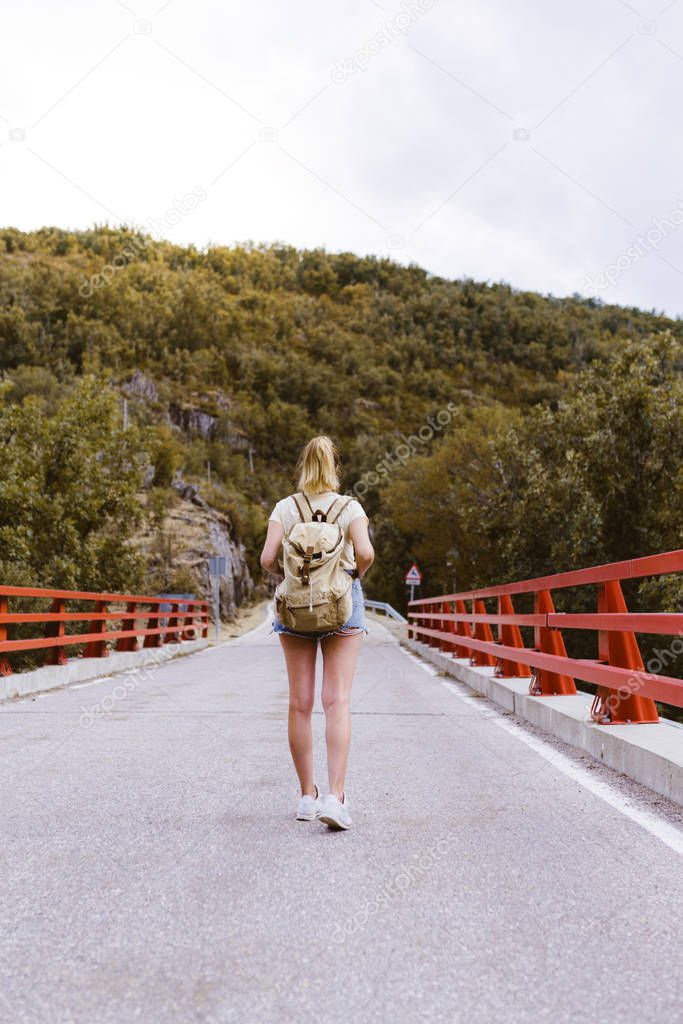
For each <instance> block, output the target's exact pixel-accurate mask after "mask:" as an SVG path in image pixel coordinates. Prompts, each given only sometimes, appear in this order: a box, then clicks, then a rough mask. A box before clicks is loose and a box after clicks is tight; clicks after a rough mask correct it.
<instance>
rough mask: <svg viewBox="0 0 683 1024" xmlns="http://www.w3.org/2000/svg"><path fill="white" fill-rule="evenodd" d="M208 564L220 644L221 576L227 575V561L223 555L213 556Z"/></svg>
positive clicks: (216, 632)
mask: <svg viewBox="0 0 683 1024" xmlns="http://www.w3.org/2000/svg"><path fill="white" fill-rule="evenodd" d="M208 563H209V579H210V581H211V583H212V585H213V622H214V628H215V636H216V643H218V633H219V624H220V606H221V576H224V575H225V569H226V560H225V557H224V556H223V555H212V556H211V558H209V559H208Z"/></svg>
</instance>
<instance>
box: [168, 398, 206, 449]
mask: <svg viewBox="0 0 683 1024" xmlns="http://www.w3.org/2000/svg"><path fill="white" fill-rule="evenodd" d="M168 417H169V419H170V421H171V423H172V424H173V425H174V426H176V427H178V428H179V429H180V430H182V431H183V433H184V434H190V435H195V436H199V437H203V438H204V440H205V441H211V440H213V438H214V437H215V436H216V426H217V424H218V417H217V416H212V415H211V414H210V413H208V412H202V410H201V409H198V408H196V406H193V405H183V404H181V403H180V402H171V403H170V405H169V407H168Z"/></svg>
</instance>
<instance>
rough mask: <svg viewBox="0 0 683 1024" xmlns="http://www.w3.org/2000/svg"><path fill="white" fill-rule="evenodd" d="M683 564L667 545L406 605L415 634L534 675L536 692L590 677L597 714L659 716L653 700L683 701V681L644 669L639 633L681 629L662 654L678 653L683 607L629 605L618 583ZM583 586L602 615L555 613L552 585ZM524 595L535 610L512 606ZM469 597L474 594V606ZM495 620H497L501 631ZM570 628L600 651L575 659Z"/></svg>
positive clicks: (568, 688) (497, 668)
mask: <svg viewBox="0 0 683 1024" xmlns="http://www.w3.org/2000/svg"><path fill="white" fill-rule="evenodd" d="M682 570H683V550H679V551H667V552H665V553H663V554H660V555H650V556H647V557H645V558H634V559H630V560H628V561H624V562H612V563H610V564H608V565H599V566H594V567H592V568H587V569H578V570H574V571H571V572H562V573H557V574H555V575H553V576H541V577H538V578H537V579H532V580H522V581H520V582H515V583H506V584H503V585H501V586H493V587H484V588H482V589H477V590H469V591H465V592H463V593H458V594H444V595H442V596H440V597H427V598H420V599H417V600H415V601H411V602H410V603H409V611H408V618H409V620H410V622H409V626H408V636H409V637H410V636H416V635H419V636H420V637H424V638H425V639H426V642H427V643H428V644H430V645H431V646H435V647H439V648H440V649H441V650H442V651H448V652H450V653H452V654H453V656H454V657H460V658H465V657H469V659H470V661H471V663H472V664H474V665H480V666H489V667H493V668H494V672H495V674H496V675H498V676H511V677H517V678H525V677H530V685H529V693H530V694H531V695H532V696H536V697H544V696H549V695H555V694H569V693H576V685H575V682H574V680H575V679H581V680H583V681H584V682H588V683H593V684H595V685H596V686H597V687H598V689H597V693H596V695H595V699H594V701H593V706H592V708H591V716H592V718H593V720H594V721H595V722H599V723H600V724H603V725H608V724H617V723H625V722H657V721H658V720H659V716H658V714H657V708H656V706H655V703H654V702H655V701H656V700H658V701H662V702H663V703H666V704H672V705H674V706H676V707H683V680H681V679H676V678H674V677H671V676H665V675H660V674H659V672H652V671H650V672H646V671H645V667H644V665H643V660H642V657H641V654H640V649H639V646H638V642H637V640H636V637H635V634H636V633H651V634H660V635H668V636H673V637H675V639H674V640H673V641H672V642H671V644H670V645H669V648H668V652H661V651H660V652H657V653H658V655H662V654H665V653H668V654H670V656H671V659H672V660H673V659H674V658H675V657H676V656H677V655H678V654H681V653H683V615H682V614H678V613H668V612H657V613H644V614H643V613H631V612H629V611H628V609H627V607H626V602H625V600H624V595H623V592H622V589H621V581H623V580H627V579H638V578H642V577H645V576H660V575H663V574H665V573H678V572H681V571H682ZM583 586H595V587H596V588H597V601H596V606H597V611H596V613H595V614H592V613H591V614H577V615H574V614H570V613H567V612H556V611H555V607H554V604H553V598H552V591H553V590H560V589H563V588H567V587H583ZM520 594H527V595H528V594H530V595H533V601H534V611H533V613H531V614H517V613H516V612H515V610H514V608H513V604H512V597H513V596H514V595H520ZM490 599H495V600H496V602H497V610H496V613H495V614H491V613H490V612H489V611H487V608H486V601H487V600H490ZM466 602H470V606H471V607H470V611H468V610H467V608H466ZM493 625H495V626H497V627H498V635H497V638H496V639H494V637H493V633H492V630H491V626H493ZM524 627H531V628H533V631H534V642H533V647H526V646H525V645H524V643H523V642H522V636H521V629H522V628H524ZM565 629H576V630H591V631H593V632H594V633H596V634H597V640H598V657H597V658H595V659H592V658H591V659H585V658H570V657H568V656H567V651H566V647H565V643H564V638H563V635H562V630H565ZM656 660H658V661H659V668H660V669H661V668H663V667H664V666H665V664H666V661H665V659H664V658H662V657H658V658H657V659H656ZM648 667H650V663H648Z"/></svg>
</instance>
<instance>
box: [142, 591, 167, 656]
mask: <svg viewBox="0 0 683 1024" xmlns="http://www.w3.org/2000/svg"><path fill="white" fill-rule="evenodd" d="M160 612H161V602H160V601H156V602H155V603H154V604H153V605H152V608H151V610H150V612H149V613H148V614H149V618H148V619H147V629H154V628H156V629H160V628H161V619H160V618H159V614H160ZM162 643H163V641H162V639H161V633H150V634H149V636H146V637H145V639H144V642H143V644H142V646H143V647H161V645H162Z"/></svg>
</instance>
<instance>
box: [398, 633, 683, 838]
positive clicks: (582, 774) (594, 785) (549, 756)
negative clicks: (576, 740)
mask: <svg viewBox="0 0 683 1024" xmlns="http://www.w3.org/2000/svg"><path fill="white" fill-rule="evenodd" d="M402 650H403V653H404V654H405V655H406V657H407V658H410V660H411V661H414V662H415V663H416V664H418V665H419V666H420V668H421V669H423V671H424V672H426V673H427V674H428V675H430V676H436V675H439V671H438V669H436V668H435V667H434V666H433V665H430V664H428V663H427V662H424V661H422V660H421V659H420V658H418V657H416V656H415V655H414V654H410V653H408V652H407V651H406V650H405V649H403V648H402ZM441 685H442V686H444V687H445V688H446V689H447V690H450V691H451V693H453V694H455V696H456V697H458V698H459V699H460V700H461V701H463V702H464V703H465V704H469V706H470V707H472V708H474V709H475V710H476V711H477V712H478V713H479V714H480V715H482V717H485V718H486V719H487V720H488V721H489V722H491V723H492V724H493V725H496V726H498V728H499V729H502V730H503V731H504V732H507V733H509V734H510V736H514V737H515V739H517V740H519V741H520V742H521V743H524V744H525V745H526V746H527V747H529V749H530V750H533V751H534V753H536V754H538V756H539V757H542V758H543V760H544V761H547V762H548V764H551V765H552V766H553V768H556V769H557V770H558V771H559V772H562V774H563V775H566V776H567V778H569V779H571V780H572V781H573V782H576V783H578V784H579V785H580V786H581V787H582V788H583V789H585V790H587V791H588V792H589V793H592V794H593V796H597V797H598V799H600V800H602V801H603V802H604V803H606V804H609V806H610V807H613V808H614V810H615V811H618V812H619V813H620V814H623V816H624V817H625V818H628V819H629V820H630V821H632V822H634V824H636V825H639V826H640V828H643V829H645V831H646V832H649V833H650V835H652V836H654V837H655V839H659V840H660V842H662V843H664V845H665V846H668V847H669V849H670V850H673V851H674V852H675V853H678V854H683V831H681V829H679V828H677V827H676V826H675V825H671V824H670V823H669V822H668V821H666V820H665V819H664V818H661V817H659V816H658V815H657V814H653V813H652V812H650V811H645V810H641V809H640V808H638V807H634V805H633V804H632V803H631V802H630V801H629V800H628V799H626V798H625V797H623V796H622V795H621V793H619V792H618V791H617V790H616V789H614V788H613V787H612V786H610V785H609V784H608V783H606V782H602V781H601V780H600V779H596V778H595V777H594V776H593V775H592V774H591V773H590V772H589V771H587V770H586V769H585V768H582V767H581V765H578V764H576V763H575V762H574V761H572V759H571V758H569V757H567V755H566V754H562V753H561V752H560V751H559V750H556V749H555V747H553V745H552V744H551V743H547V742H546V741H545V740H542V739H539V738H538V737H537V736H532V735H531V733H529V732H527V731H526V729H524V728H523V727H522V726H520V725H517V723H516V722H512V721H510V719H509V718H506V717H504V716H503V715H500V714H499V713H498V712H497V711H494V710H492V709H491V706H490V704H489V702H488V701H482V700H477V699H476V698H474V697H472V696H470V693H471V691H470V690H469V689H468V687H466V686H465V685H464V683H453V682H450V681H448V680H446V679H442V680H441Z"/></svg>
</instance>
